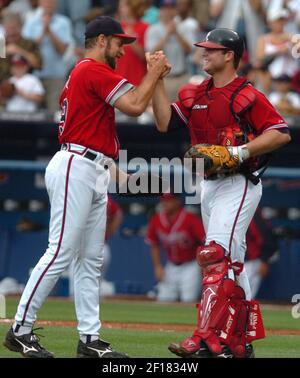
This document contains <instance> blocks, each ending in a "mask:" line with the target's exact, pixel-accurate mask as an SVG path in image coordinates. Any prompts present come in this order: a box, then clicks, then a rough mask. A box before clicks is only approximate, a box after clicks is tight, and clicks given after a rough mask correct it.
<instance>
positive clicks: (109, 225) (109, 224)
mask: <svg viewBox="0 0 300 378" xmlns="http://www.w3.org/2000/svg"><path fill="white" fill-rule="evenodd" d="M106 216H107V220H106V231H105V244H104V248H103V264H102V269H101V283H100V295H101V297H102V298H103V297H106V296H110V295H112V294H114V293H115V288H114V283H113V282H109V281H107V280H106V279H105V275H106V272H107V269H108V267H109V264H110V261H111V250H110V246H109V245H108V240H109V238H110V237H112V236H113V235H114V234H115V233H116V232H117V230H118V228H119V227H120V225H121V223H122V221H123V211H122V209H121V207H120V205H119V204H118V203H117V202H116V201H114V199H113V198H112V196H111V195H108V199H107V213H106Z"/></svg>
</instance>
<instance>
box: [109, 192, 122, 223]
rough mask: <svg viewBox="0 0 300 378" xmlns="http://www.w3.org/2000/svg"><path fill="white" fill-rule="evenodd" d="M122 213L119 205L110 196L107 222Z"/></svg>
mask: <svg viewBox="0 0 300 378" xmlns="http://www.w3.org/2000/svg"><path fill="white" fill-rule="evenodd" d="M122 213H123V212H122V209H121V207H120V206H119V204H118V203H117V202H116V201H114V200H113V198H112V197H111V196H110V195H109V196H108V200H107V220H108V221H110V220H111V219H113V218H114V217H115V216H117V215H119V214H122Z"/></svg>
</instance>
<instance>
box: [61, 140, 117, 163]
mask: <svg viewBox="0 0 300 378" xmlns="http://www.w3.org/2000/svg"><path fill="white" fill-rule="evenodd" d="M61 150H63V151H69V152H72V153H74V154H77V155H80V156H82V157H85V158H86V159H89V160H91V161H95V160H97V161H100V160H109V159H110V158H108V157H107V156H105V155H103V154H102V152H97V151H94V150H91V149H90V148H87V147H84V146H81V145H80V144H74V143H63V144H62V145H61Z"/></svg>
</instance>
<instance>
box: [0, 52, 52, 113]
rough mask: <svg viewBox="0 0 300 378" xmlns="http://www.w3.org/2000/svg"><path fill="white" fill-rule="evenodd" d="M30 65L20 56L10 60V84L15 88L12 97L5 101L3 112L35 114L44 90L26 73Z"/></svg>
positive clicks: (33, 77)
mask: <svg viewBox="0 0 300 378" xmlns="http://www.w3.org/2000/svg"><path fill="white" fill-rule="evenodd" d="M29 70H30V65H29V63H28V61H27V60H26V59H25V58H24V57H23V56H21V55H15V56H13V57H12V59H11V74H12V76H11V78H10V79H9V80H10V82H11V83H12V84H13V85H14V87H15V93H14V95H13V96H12V97H11V98H10V99H9V100H8V101H7V103H6V108H5V110H6V111H8V112H15V113H20V112H26V113H27V112H35V111H36V110H37V109H38V107H39V105H40V104H41V102H42V101H43V99H44V94H45V90H44V88H43V85H42V83H41V81H40V80H39V79H38V78H37V77H36V76H34V75H32V74H30V73H28V72H29Z"/></svg>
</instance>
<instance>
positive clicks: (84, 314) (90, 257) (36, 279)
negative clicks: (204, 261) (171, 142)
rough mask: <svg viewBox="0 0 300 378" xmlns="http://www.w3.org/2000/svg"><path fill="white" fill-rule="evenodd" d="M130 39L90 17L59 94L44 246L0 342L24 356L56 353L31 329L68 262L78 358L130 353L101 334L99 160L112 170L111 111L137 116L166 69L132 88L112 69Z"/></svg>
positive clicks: (105, 176)
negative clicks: (57, 146) (77, 57)
mask: <svg viewBox="0 0 300 378" xmlns="http://www.w3.org/2000/svg"><path fill="white" fill-rule="evenodd" d="M135 39H136V38H135V37H134V36H130V35H126V34H125V33H124V31H123V29H122V27H121V25H120V23H119V22H117V21H115V20H114V19H112V18H110V17H106V16H101V17H98V18H96V19H94V20H93V21H91V22H90V23H89V24H88V25H87V27H86V33H85V47H86V53H85V58H84V59H82V60H81V61H79V62H78V63H77V65H76V67H75V68H74V69H73V71H72V72H71V74H70V77H69V80H68V81H67V83H66V85H65V88H64V89H63V92H62V94H61V99H60V104H61V108H62V116H61V121H60V124H59V141H60V143H61V150H60V151H58V152H57V153H56V154H55V156H54V157H53V158H52V160H51V161H50V163H49V165H48V167H47V169H46V176H45V180H46V187H47V190H48V194H49V198H50V204H51V219H50V230H49V245H48V249H47V251H46V252H45V254H44V255H43V256H42V258H41V259H40V261H39V262H38V264H37V265H36V267H35V268H34V270H33V272H32V274H31V276H30V279H29V281H28V283H27V285H26V287H25V290H24V292H23V295H22V298H21V300H20V303H19V306H18V310H17V313H16V316H15V322H14V324H13V326H12V328H11V329H10V330H9V332H8V333H7V335H6V339H5V342H4V344H5V346H6V347H7V348H8V349H10V350H12V351H14V352H20V353H21V354H22V355H23V356H25V357H29V358H51V357H53V354H52V353H50V352H48V351H47V350H46V349H45V348H43V347H42V346H41V344H40V343H39V339H38V337H37V336H36V335H35V334H34V332H33V330H32V328H33V325H34V322H35V320H36V313H37V311H38V310H39V308H40V307H41V305H42V303H43V302H44V300H45V299H46V297H47V296H48V294H49V293H50V291H51V290H52V288H53V287H54V285H55V283H56V281H57V279H58V278H59V276H60V274H61V273H62V272H63V271H64V270H65V269H66V268H67V267H68V266H69V264H70V263H71V261H72V260H74V297H75V307H76V315H77V319H78V327H77V329H78V333H79V342H78V346H77V356H78V357H92V358H93V357H95V358H115V357H127V356H126V355H125V354H124V353H119V352H116V351H114V350H112V348H111V347H110V345H109V343H107V342H105V341H103V340H101V339H100V338H99V330H100V327H101V322H100V320H99V298H100V295H99V282H100V272H101V265H102V262H103V246H104V240H105V230H106V207H107V186H108V183H109V176H110V170H109V169H107V166H106V165H105V164H102V162H106V161H109V164H108V166H110V167H111V160H112V159H115V158H116V157H117V156H118V151H119V142H118V137H117V133H116V125H115V113H114V108H115V107H116V108H117V109H119V110H121V111H122V112H123V113H125V114H127V115H130V116H138V115H140V114H142V113H143V112H144V111H145V109H146V107H147V106H148V102H149V100H150V99H151V97H152V95H153V92H154V89H155V86H156V84H157V82H158V80H159V79H160V77H162V76H163V75H164V72H167V71H168V63H167V60H166V58H165V56H164V55H163V54H161V55H160V56H159V57H158V59H157V60H156V62H155V63H154V64H153V66H151V67H149V70H148V73H147V75H146V76H145V78H144V80H143V81H142V83H141V85H140V86H138V87H136V88H134V87H133V85H132V84H130V83H129V82H128V81H127V80H126V79H124V78H123V77H121V76H120V75H118V74H116V73H115V71H114V69H115V67H116V64H117V61H118V59H119V58H120V57H122V56H123V55H124V45H125V44H128V43H134V41H135ZM166 68H167V69H166ZM124 175H125V176H126V174H125V173H124ZM99 182H100V183H102V184H101V185H102V187H101V188H98V187H99Z"/></svg>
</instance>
